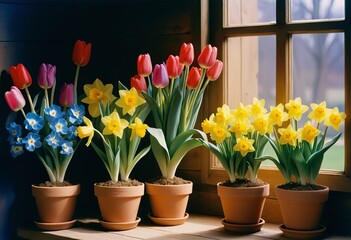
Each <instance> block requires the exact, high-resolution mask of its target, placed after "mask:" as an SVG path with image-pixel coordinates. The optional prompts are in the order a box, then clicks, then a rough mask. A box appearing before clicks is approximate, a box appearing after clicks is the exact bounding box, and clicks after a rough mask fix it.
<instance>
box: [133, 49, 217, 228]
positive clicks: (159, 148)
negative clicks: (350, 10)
mask: <svg viewBox="0 0 351 240" xmlns="http://www.w3.org/2000/svg"><path fill="white" fill-rule="evenodd" d="M216 58H217V48H216V47H212V46H211V45H207V46H206V47H205V48H204V49H203V50H202V52H201V53H200V55H199V56H198V59H197V60H198V64H199V65H200V68H198V67H194V66H192V67H191V64H192V63H193V61H194V48H193V45H192V44H191V43H189V44H186V43H183V44H182V46H181V49H180V53H179V56H174V55H169V57H168V58H167V61H166V63H162V64H156V65H155V66H154V69H152V63H151V57H150V55H149V54H140V55H139V56H138V60H137V69H138V76H139V77H140V79H142V81H145V78H147V82H148V84H146V81H145V84H144V85H147V87H146V91H143V96H144V97H145V100H146V101H147V103H148V104H149V106H150V108H151V112H152V116H153V120H154V124H155V126H153V127H148V129H147V131H148V132H149V133H150V142H151V149H152V152H153V154H154V157H155V159H156V161H157V164H158V167H159V169H160V171H161V175H162V177H160V178H157V179H156V180H155V179H153V181H150V182H148V183H146V192H147V193H148V195H149V199H150V203H151V208H152V214H150V215H149V217H150V218H151V219H152V220H153V221H154V222H155V223H158V224H164V225H176V224H181V223H183V222H184V221H185V219H186V218H187V216H188V215H187V214H186V213H185V209H186V206H187V201H188V196H189V194H190V193H191V192H192V182H191V181H188V180H184V179H182V178H179V177H176V176H175V174H176V170H177V167H178V166H179V164H180V162H181V160H182V159H183V157H184V155H185V154H186V153H187V152H189V151H190V150H192V149H194V148H196V147H199V146H201V144H202V143H201V141H200V139H202V138H206V136H205V134H203V133H202V132H201V131H198V130H195V129H194V125H195V123H196V120H197V116H198V112H199V109H200V106H201V103H202V99H203V95H204V92H205V89H206V87H207V86H208V84H209V83H210V82H211V81H215V80H216V79H217V78H218V77H219V75H220V73H221V71H222V67H223V63H222V62H221V61H220V60H217V59H216ZM194 135H197V136H199V137H194ZM161 189H163V190H161ZM160 191H165V193H162V197H161V198H162V200H161V203H158V202H156V198H157V195H158V194H157V193H160ZM171 191H173V192H174V194H176V195H175V196H172V195H170V194H171ZM166 196H169V197H166ZM171 199H174V200H175V201H176V202H177V203H174V204H172V205H170V204H171V203H170V202H169V201H171ZM180 202H181V203H180ZM170 206H172V207H170ZM174 206H180V208H179V210H178V209H176V208H175V207H174ZM165 218H167V219H169V221H162V220H164V219H165Z"/></svg>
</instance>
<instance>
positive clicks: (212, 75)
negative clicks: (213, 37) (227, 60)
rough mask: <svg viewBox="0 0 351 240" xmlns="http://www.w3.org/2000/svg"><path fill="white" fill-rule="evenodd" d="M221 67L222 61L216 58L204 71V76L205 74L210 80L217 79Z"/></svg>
mask: <svg viewBox="0 0 351 240" xmlns="http://www.w3.org/2000/svg"><path fill="white" fill-rule="evenodd" d="M222 68H223V63H222V62H221V61H220V60H216V62H215V63H214V64H213V66H212V67H210V68H209V69H208V70H207V72H206V76H207V78H208V80H210V81H215V80H217V78H218V77H219V75H221V72H222Z"/></svg>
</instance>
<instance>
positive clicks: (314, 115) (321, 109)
mask: <svg viewBox="0 0 351 240" xmlns="http://www.w3.org/2000/svg"><path fill="white" fill-rule="evenodd" d="M311 108H312V111H311V112H310V113H309V114H308V118H309V119H311V120H315V121H317V122H319V123H320V122H322V121H324V119H325V116H326V112H327V103H326V102H325V101H323V102H321V103H320V104H319V105H317V104H315V103H312V104H311Z"/></svg>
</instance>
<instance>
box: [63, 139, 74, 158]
mask: <svg viewBox="0 0 351 240" xmlns="http://www.w3.org/2000/svg"><path fill="white" fill-rule="evenodd" d="M72 145H73V144H72V142H70V141H63V142H62V144H61V151H60V153H61V154H65V155H70V154H72V153H73V148H72Z"/></svg>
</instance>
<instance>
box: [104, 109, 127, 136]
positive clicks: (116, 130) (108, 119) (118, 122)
mask: <svg viewBox="0 0 351 240" xmlns="http://www.w3.org/2000/svg"><path fill="white" fill-rule="evenodd" d="M101 121H102V123H103V124H104V125H105V128H104V130H103V132H102V134H104V135H110V134H113V135H115V136H116V137H119V138H122V136H123V130H124V129H125V128H126V127H128V124H129V122H128V121H127V120H125V119H120V117H119V115H118V113H117V111H116V110H114V111H113V112H112V113H111V114H110V115H109V116H105V117H103V118H101Z"/></svg>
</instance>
